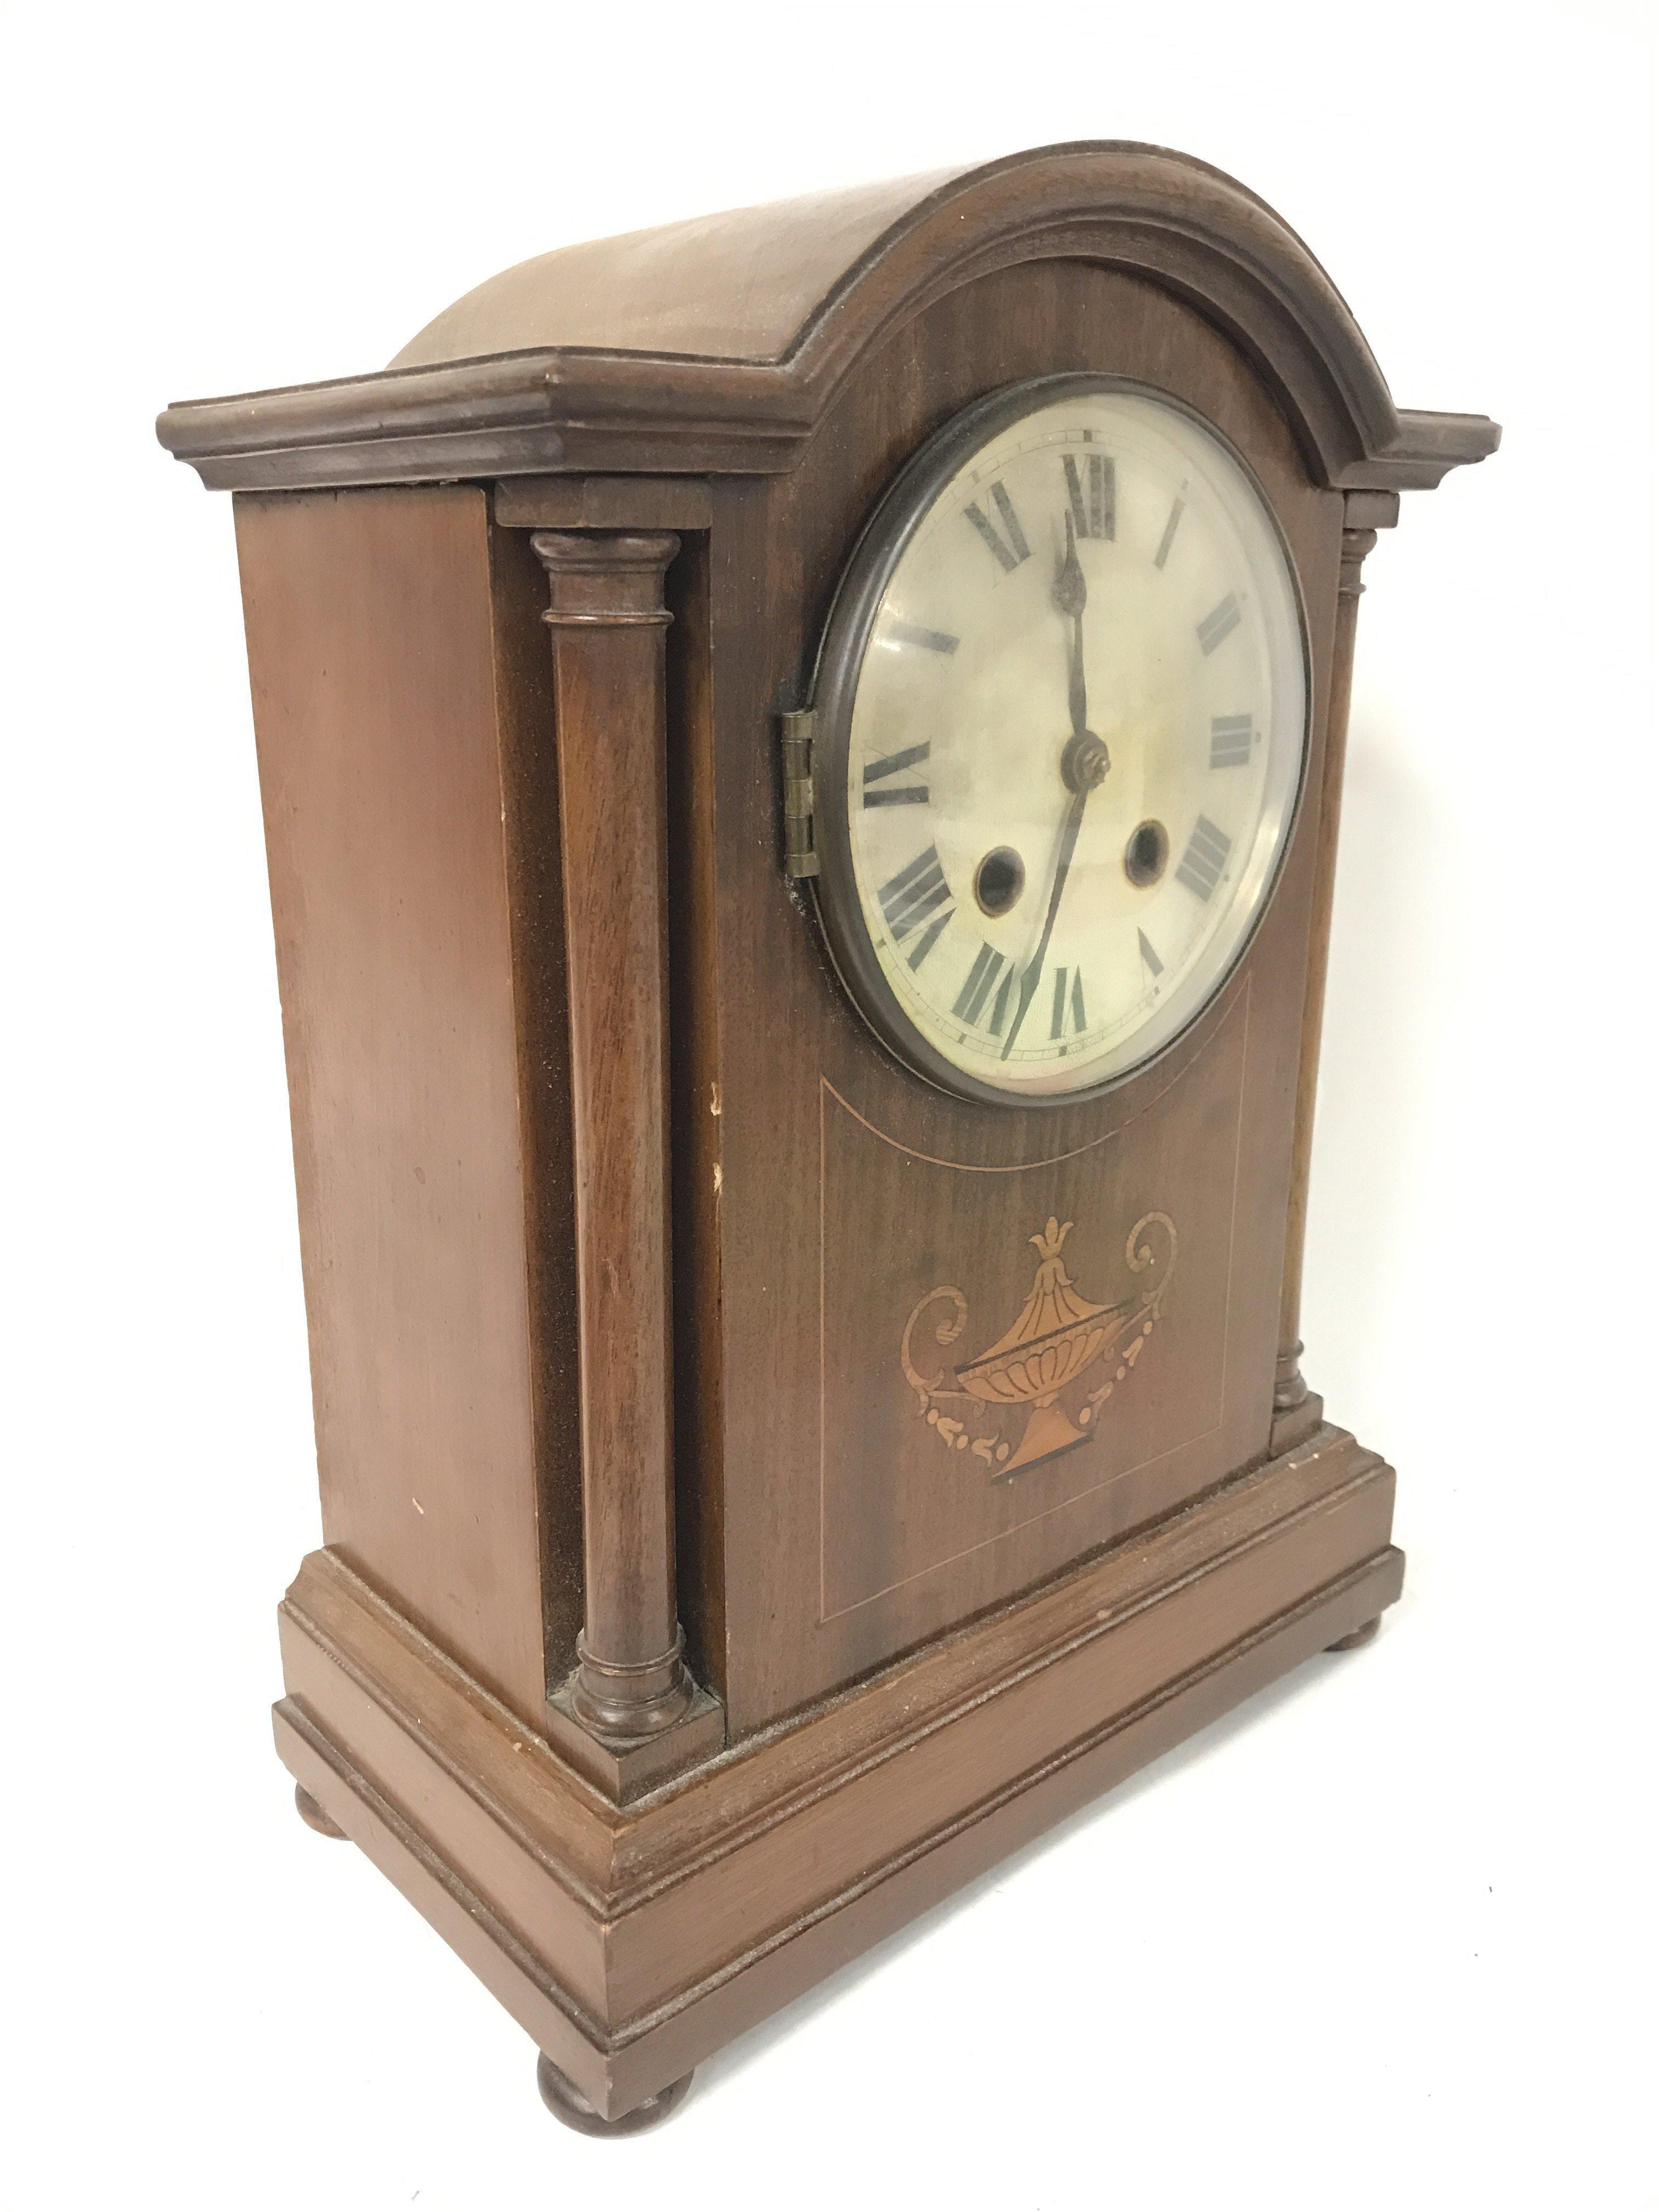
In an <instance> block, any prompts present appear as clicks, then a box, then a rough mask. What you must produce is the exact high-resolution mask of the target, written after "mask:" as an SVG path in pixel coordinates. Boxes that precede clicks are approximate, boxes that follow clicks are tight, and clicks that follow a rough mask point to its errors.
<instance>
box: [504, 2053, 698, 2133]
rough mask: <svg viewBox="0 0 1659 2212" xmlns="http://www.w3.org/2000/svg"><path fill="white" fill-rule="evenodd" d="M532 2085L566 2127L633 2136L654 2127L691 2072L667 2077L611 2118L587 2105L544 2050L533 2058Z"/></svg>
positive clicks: (685, 2086) (670, 2107) (674, 2101)
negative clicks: (650, 2094) (637, 2102)
mask: <svg viewBox="0 0 1659 2212" xmlns="http://www.w3.org/2000/svg"><path fill="white" fill-rule="evenodd" d="M536 2087H538V2089H539V2090H540V2091H541V2093H542V2102H543V2104H544V2105H545V2106H546V2107H547V2109H548V2111H549V2112H551V2113H552V2114H553V2116H554V2118H556V2119H561V2120H562V2121H563V2122H564V2124H565V2125H566V2127H568V2128H574V2129H575V2130H577V2132H578V2133H579V2134H580V2135H585V2136H636V2135H638V2134H639V2133H640V2132H641V2130H642V2129H645V2128H654V2127H655V2126H656V2124H657V2123H658V2121H659V2120H665V2119H666V2118H668V2115H669V2114H670V2113H671V2112H672V2111H673V2109H674V2107H675V2106H676V2105H678V2103H679V2101H680V2100H681V2098H682V2097H684V2094H685V2093H686V2091H687V2090H688V2089H689V2088H690V2087H691V2076H690V2075H689V2074H682V2075H681V2076H680V2078H679V2080H678V2081H671V2082H670V2083H669V2085H668V2087H666V2088H665V2089H659V2090H658V2092H657V2093H656V2095H655V2096H654V2097H647V2099H646V2100H645V2102H644V2103H643V2104H642V2105H635V2107H634V2109H633V2111H632V2112H623V2114H622V2115H621V2117H620V2118H617V2119H614V2120H607V2119H606V2118H605V2115H604V2113H603V2112H599V2111H598V2110H596V2109H595V2107H594V2106H592V2105H590V2104H589V2103H588V2101H587V2100H586V2097H584V2096H583V2094H582V2093H581V2091H580V2089H579V2088H578V2087H576V2085H575V2083H574V2081H570V2080H569V2079H568V2077H567V2076H566V2075H562V2074H561V2073H560V2071H559V2069H558V2068H557V2067H556V2065H555V2064H554V2063H553V2061H552V2060H551V2059H550V2057H548V2056H547V2054H546V2052H545V2051H544V2052H543V2053H542V2055H541V2057H539V2058H538V2060H537V2061H536Z"/></svg>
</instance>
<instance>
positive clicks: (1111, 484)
mask: <svg viewBox="0 0 1659 2212" xmlns="http://www.w3.org/2000/svg"><path fill="white" fill-rule="evenodd" d="M1061 466H1062V467H1063V468H1064V469H1065V471H1066V497H1067V498H1068V499H1069V500H1070V501H1071V502H1072V524H1073V528H1074V529H1075V530H1076V532H1077V534H1078V536H1079V538H1115V537H1116V536H1117V467H1116V465H1115V462H1113V461H1112V460H1111V459H1109V457H1108V456H1107V455H1106V454H1104V453H1085V455H1084V457H1083V467H1082V469H1081V470H1080V471H1079V467H1078V465H1077V462H1076V461H1075V459H1073V456H1072V455H1071V454H1070V453H1067V454H1066V456H1065V458H1064V459H1063V461H1062V462H1061ZM1085 493H1086V496H1085Z"/></svg>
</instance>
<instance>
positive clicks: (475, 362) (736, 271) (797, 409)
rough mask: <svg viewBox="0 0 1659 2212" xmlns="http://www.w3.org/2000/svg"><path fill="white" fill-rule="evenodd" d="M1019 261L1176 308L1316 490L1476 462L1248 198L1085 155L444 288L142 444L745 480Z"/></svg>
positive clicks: (160, 427) (208, 452)
mask: <svg viewBox="0 0 1659 2212" xmlns="http://www.w3.org/2000/svg"><path fill="white" fill-rule="evenodd" d="M1044 259H1066V260H1084V261H1091V262H1097V263H1102V264H1109V265H1112V266H1115V267H1117V268H1121V269H1126V270H1133V272H1135V273H1136V274H1138V275H1139V276H1142V277H1144V278H1147V279H1150V280H1152V282H1154V283H1160V284H1162V285H1164V286H1165V287H1166V288H1167V289H1169V290H1170V291H1171V292H1174V293H1176V294H1177V295H1182V297H1185V298H1188V299H1193V300H1196V301H1201V302H1202V304H1203V306H1204V309H1205V312H1206V314H1208V315H1209V316H1211V317H1212V319H1219V320H1220V321H1221V323H1222V325H1223V326H1224V327H1225V329H1226V330H1227V331H1228V333H1229V335H1230V336H1231V337H1232V338H1233V339H1234V341H1235V342H1236V343H1237V344H1238V345H1239V346H1240V347H1241V349H1243V351H1244V353H1245V354H1246V355H1247V356H1249V359H1250V360H1251V362H1253V363H1254V364H1255V367H1256V368H1257V370H1258V371H1259V373H1260V374H1261V375H1262V377H1263V378H1264V380H1266V382H1267V385H1268V386H1269V388H1270V389H1271V390H1272V391H1273V393H1274V395H1275V397H1276V398H1277V399H1278V402H1279V405H1280V407H1281V408H1282V410H1283V411H1284V414H1285V418H1286V420H1287V421H1288V422H1290V424H1291V428H1292V429H1293V430H1294V432H1295V434H1296V435H1297V441H1298V443H1299V444H1300V446H1301V447H1302V449H1303V452H1304V455H1305V457H1306V459H1307V464H1308V467H1309V471H1310V475H1311V476H1312V477H1314V479H1315V481H1316V482H1318V483H1324V484H1328V485H1331V486H1334V487H1338V488H1340V489H1376V490H1401V489H1413V488H1422V487H1427V486H1431V485H1433V484H1435V483H1438V482H1439V480H1440V478H1441V477H1442V476H1443V474H1444V473H1445V471H1447V470H1448V469H1449V468H1452V467H1455V465H1457V464H1459V463H1460V462H1465V461H1476V460H1480V459H1484V457H1485V456H1486V454H1487V453H1491V452H1492V449H1493V447H1495V446H1496V445H1497V442H1498V428H1497V425H1496V424H1495V423H1492V422H1489V421H1488V420H1487V419H1486V417H1485V416H1469V415H1434V414H1424V413H1413V412H1407V411H1405V410H1401V409H1399V408H1397V407H1396V406H1395V403H1394V400H1393V398H1392V397H1391V395H1390V393H1389V388H1388V386H1387V384H1386V382H1385V381H1384V380H1383V373H1382V371H1381V370H1380V369H1379V368H1378V367H1377V365H1376V361H1375V360H1374V358H1373V357H1372V355H1371V352H1370V348H1369V346H1368V345H1367V344H1366V343H1365V340H1364V337H1363V336H1362V334H1361V332H1360V331H1359V328H1358V325H1357V324H1356V323H1355V321H1354V319H1353V317H1352V314H1350V313H1349V311H1348V308H1347V306H1346V303H1345V301H1343V299H1342V296H1341V295H1340V293H1339V292H1338V291H1337V289H1336V288H1335V286H1334V284H1333V283H1331V281H1330V279H1329V277H1328V276H1327V275H1326V274H1325V271H1324V270H1323V269H1322V267H1321V266H1320V264H1319V263H1318V262H1317V261H1316V259H1315V258H1314V257H1313V255H1312V254H1311V253H1310V252H1309V250H1308V248H1307V247H1306V246H1304V244H1303V242H1302V240H1300V239H1299V238H1298V237H1297V234H1296V233H1295V232H1294V231H1293V230H1291V228H1289V226H1288V225H1287V224H1286V223H1285V222H1282V221H1281V220H1280V218H1279V216H1276V215H1275V214H1274V213H1273V210H1272V209H1270V208H1268V207H1267V206H1265V205H1264V204H1263V203H1262V202H1261V200H1259V199H1257V198H1256V197H1255V195H1254V194H1253V193H1251V192H1249V191H1245V189H1244V188H1243V185H1237V184H1236V183H1234V182H1233V180H1232V179H1231V178H1230V177H1226V176H1224V175H1223V174H1222V173H1220V172H1219V171H1218V170H1216V169H1212V168H1210V167H1208V166H1207V165H1206V164H1205V163H1204V162H1201V161H1194V160H1192V159H1191V158H1190V157H1189V156H1188V155H1182V154H1175V153H1170V152H1168V151H1165V150H1164V149H1161V148H1158V147H1152V146H1138V145H1128V144H1118V143H1080V144H1076V145H1069V146H1052V147H1045V148H1042V149H1037V150H1036V151H1033V152H1030V153H1024V154H1014V155H1009V156H1007V157H1006V159H1004V160H1002V161H991V162H987V163H983V164H981V165H978V166H976V167H971V168H965V169H959V170H945V171H939V172H936V173H933V174H931V175H927V176H921V177H907V178H903V179H898V180H896V181H894V182H890V183H887V184H883V185H867V186H863V187H860V189H859V190H857V191H845V192H830V193H824V194H820V195H817V196H815V197H811V198H805V199H797V200H781V201H777V202H775V203H773V204H770V205H769V206H765V207H757V208H744V209H740V210H736V211H735V212H732V213H729V214H725V215H718V216H701V217H698V218H696V220H694V221H691V222H678V223H670V224H667V225H665V227H664V228H660V229H656V230H644V231H634V232H630V233H629V234H626V235H625V236H623V237H620V238H610V239H601V240H595V241H593V242H592V243H589V244H586V245H580V246H563V247H562V248H560V249H559V250H558V251H557V252H552V253H546V254H543V255H541V256H540V257H539V258H538V259H535V260H533V261H526V262H522V263H520V264H519V266H518V267H516V268H513V269H508V270H503V272H502V273H501V275H500V276H493V277H491V278H489V281H488V282H487V283H483V284H480V285H479V286H478V287H477V289H475V290H473V291H471V292H468V293H466V294H465V295H464V296H463V297H462V298H461V299H459V300H458V301H455V303H454V305H453V307H447V308H446V309H445V310H444V312H443V313H441V315H439V316H437V317H436V318H435V319H434V320H433V321H432V322H430V323H428V325H426V327H425V328H424V329H423V330H422V331H420V332H419V333H418V334H417V335H416V337H414V338H412V339H411V340H410V343H409V344H408V345H406V346H405V347H404V349H403V351H402V352H401V353H400V354H399V355H398V356H397V358H396V360H395V361H394V362H392V365H391V367H390V368H386V369H385V370H383V371H381V372H380V373H379V374H373V375H368V376H360V377H353V378H349V379H346V380H341V381H338V382H334V383H328V384H313V385H301V386H294V387H291V388H289V389H288V390H284V391H276V392H256V393H251V394H247V395H245V396H243V397H240V398H231V399H206V400H192V401H188V402H185V403H183V404H178V405H174V406H172V407H169V408H168V409H167V411H166V412H165V413H164V414H163V415H162V416H161V419H160V421H159V422H158V424H157V432H158V435H159V436H160V438H161V442H162V444H163V445H164V446H166V447H167V449H168V450H169V452H171V453H175V454H177V455H178V457H179V459H181V460H186V461H189V462H190V463H191V465H193V466H194V467H195V468H196V469H197V471H199V472H200V474H201V477H202V479H203V482H204V483H207V484H209V485H210V486H214V487H217V488H223V489H294V488H299V487H302V486H316V485H329V484H349V483H419V482H422V481H431V480H433V479H435V478H450V477H502V476H513V475H523V474H538V475H545V474H548V473H551V472H559V471H611V472H618V473H629V472H633V471H652V472H657V473H669V474H679V473H684V474H689V475H699V476H707V475H724V474H755V473H770V472H775V471H780V470H784V469H787V468H788V467H789V466H790V465H791V464H792V461H793V459H794V457H795V455H796V453H798V451H799V447H800V446H801V443H802V441H804V440H805V439H806V438H808V437H810V436H811V432H812V429H813V427H814V425H815V423H816V422H817V420H818V418H819V417H820V416H821V415H822V414H823V410H824V409H825V408H826V407H827V406H828V405H829V402H830V400H831V398H833V396H834V394H835V392H836V387H837V386H838V384H839V383H840V381H841V380H842V377H843V376H844V375H845V374H846V373H847V371H848V368H849V367H850V366H851V365H852V364H853V362H855V361H856V360H857V359H858V358H859V356H860V355H861V354H862V353H863V352H864V351H865V349H866V348H868V347H870V346H872V345H875V344H877V343H879V342H880V341H881V340H882V339H883V338H884V337H887V336H888V335H890V333H891V331H893V330H894V328H895V327H896V325H900V324H902V323H903V322H904V321H906V320H908V319H909V318H910V317H912V316H914V315H915V314H916V313H919V312H920V311H921V309H923V308H924V307H927V306H928V305H929V304H930V303H931V302H932V301H935V300H937V299H939V297H940V296H941V295H943V294H945V293H947V292H949V291H951V290H952V289H954V288H955V287H957V285H960V284H963V283H967V282H969V280H971V279H972V278H974V277H975V276H981V275H983V274H984V273H986V272H987V270H994V269H999V268H1002V267H1006V266H1007V265H1008V264H1012V263H1015V262H1022V261H1036V260H1044Z"/></svg>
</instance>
